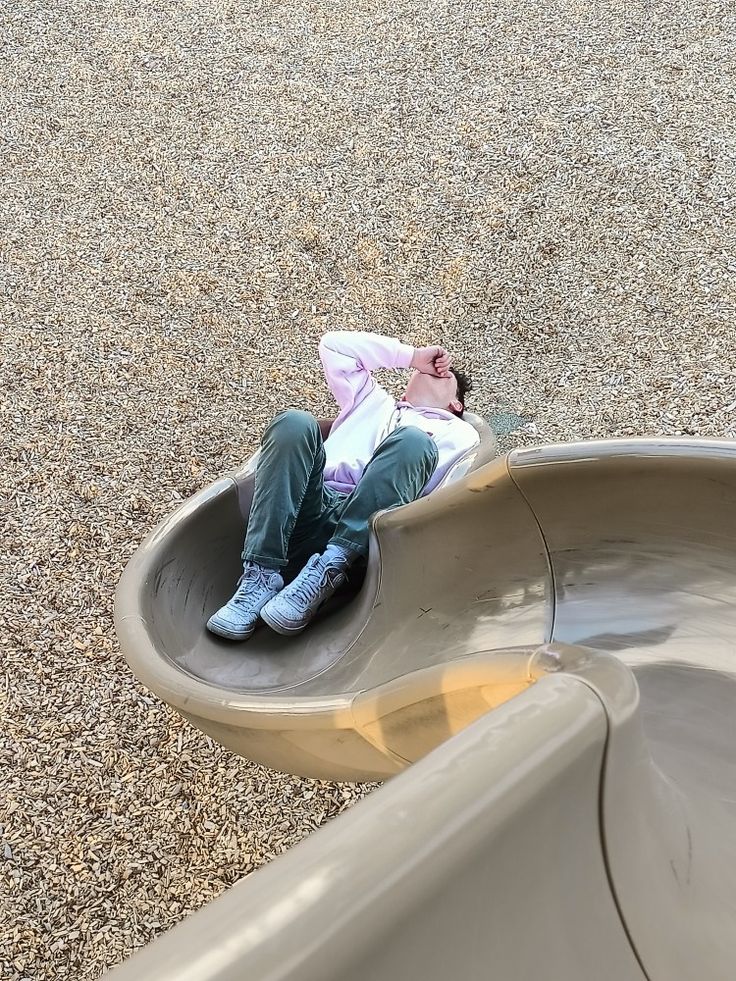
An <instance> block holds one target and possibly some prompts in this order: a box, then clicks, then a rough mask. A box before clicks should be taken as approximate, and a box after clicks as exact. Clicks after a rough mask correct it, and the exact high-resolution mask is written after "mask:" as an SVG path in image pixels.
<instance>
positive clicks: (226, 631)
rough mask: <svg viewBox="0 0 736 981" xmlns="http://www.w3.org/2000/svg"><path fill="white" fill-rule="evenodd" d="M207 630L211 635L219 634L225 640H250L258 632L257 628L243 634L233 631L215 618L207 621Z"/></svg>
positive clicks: (239, 631) (240, 631)
mask: <svg viewBox="0 0 736 981" xmlns="http://www.w3.org/2000/svg"><path fill="white" fill-rule="evenodd" d="M207 629H208V630H209V632H210V633H211V634H217V636H218V637H224V638H225V640H248V638H249V637H252V636H253V634H254V633H255V632H256V628H255V627H251V628H250V630H246V631H245V632H243V631H242V630H232V629H231V628H230V627H225V626H223V625H222V624H220V623H218V622H217V621H216V620H214V619H213V618H210V619H209V620H208V621H207Z"/></svg>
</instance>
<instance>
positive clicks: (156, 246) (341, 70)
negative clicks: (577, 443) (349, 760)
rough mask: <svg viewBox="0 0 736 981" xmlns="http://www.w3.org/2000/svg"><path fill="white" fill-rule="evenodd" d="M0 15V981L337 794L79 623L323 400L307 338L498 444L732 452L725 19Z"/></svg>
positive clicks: (167, 896) (162, 12)
mask: <svg viewBox="0 0 736 981" xmlns="http://www.w3.org/2000/svg"><path fill="white" fill-rule="evenodd" d="M0 24H1V25H2V32H1V34H0V36H2V38H3V42H2V43H3V48H4V52H5V57H4V58H3V59H2V62H1V63H0V65H1V67H0V81H1V82H2V92H3V101H4V110H3V131H4V141H3V151H2V152H3V156H4V162H5V167H4V175H5V177H4V182H3V186H2V189H0V202H1V205H2V213H3V226H2V235H1V237H0V284H1V286H0V288H1V293H0V297H1V299H0V332H1V341H2V348H1V350H2V358H1V359H0V392H2V395H0V424H1V425H2V436H1V437H0V453H1V454H2V469H1V470H0V500H2V501H3V502H4V504H5V506H4V509H3V513H2V515H1V516H0V528H1V529H2V541H3V545H4V548H3V549H2V554H0V643H1V644H2V649H1V654H2V659H1V663H2V672H3V676H2V684H1V685H0V713H1V714H2V718H3V727H2V732H1V733H0V764H1V765H0V825H1V826H2V831H0V858H2V865H1V866H0V868H1V870H2V871H1V874H0V922H2V924H3V927H4V929H3V931H2V935H1V938H0V964H2V965H3V969H4V971H5V973H6V974H8V976H9V977H11V978H13V979H14V981H15V979H18V981H20V979H25V981H31V979H33V981H57V979H67V978H74V979H75V981H76V979H79V981H88V979H89V981H91V979H93V978H96V977H98V975H99V974H100V972H101V971H102V970H103V969H104V968H106V967H108V966H111V965H113V964H116V963H119V962H120V961H122V960H123V958H124V957H126V956H128V955H129V954H130V953H131V952H132V951H133V950H134V949H135V948H137V947H139V946H141V945H143V944H145V943H147V942H148V941H149V940H151V939H152V938H154V937H156V936H157V935H158V934H160V933H162V932H164V931H165V930H166V929H167V928H168V927H169V926H171V925H172V924H173V923H175V922H176V921H178V920H179V919H181V918H182V917H184V916H185V915H186V914H187V913H189V912H191V911H193V910H195V909H197V908H199V907H201V906H203V905H204V904H205V903H206V902H207V901H208V900H210V899H211V898H213V897H214V896H216V895H218V894H220V893H221V892H222V891H223V890H224V889H225V888H226V887H227V886H229V885H231V884H232V883H234V882H235V881H237V880H238V879H240V878H241V877H242V876H243V875H245V874H247V873H248V872H250V871H251V870H252V869H254V868H256V867H259V866H261V865H263V864H265V863H267V862H268V861H269V859H271V858H272V857H274V856H275V855H278V854H279V853H281V852H282V851H284V850H286V849H288V848H289V846H290V845H292V844H293V843H295V842H296V841H298V840H299V839H300V838H303V837H305V836H306V835H308V834H309V833H310V832H311V831H312V830H314V829H315V828H317V827H318V826H320V825H321V824H323V823H324V822H325V821H327V820H328V819H329V818H331V817H332V816H334V815H336V814H338V813H339V812H340V811H342V810H343V809H344V808H346V807H348V806H349V805H350V804H351V803H352V802H353V801H355V800H356V799H357V798H359V797H361V796H363V795H365V794H368V793H369V792H370V791H371V789H372V785H354V784H335V783H329V782H325V781H316V780H308V779H301V778H295V777H287V776H283V775H281V774H278V773H276V772H274V771H271V770H268V769H266V768H264V767H261V766H257V765H255V764H251V763H248V762H246V761H244V760H242V759H239V758H237V757H235V756H233V755H231V754H230V753H229V752H227V751H226V750H224V749H221V748H220V747H219V746H218V745H217V744H215V743H214V742H212V741H211V740H210V739H208V738H207V737H205V736H203V735H202V734H200V733H199V732H197V731H196V730H194V729H192V728H191V727H190V726H188V725H187V724H186V723H185V722H183V721H182V720H181V719H180V718H179V717H178V716H177V715H176V714H175V713H174V712H173V711H171V710H169V709H167V708H166V707H165V706H164V705H163V704H162V703H160V702H159V701H158V700H156V699H155V698H154V697H153V696H152V695H151V694H150V692H148V691H146V690H145V689H144V688H143V687H141V686H140V685H139V684H137V682H136V681H135V680H134V678H133V677H132V675H131V673H130V672H129V670H128V669H127V667H126V665H125V663H124V661H123V658H122V656H121V654H120V652H119V649H118V646H117V643H116V640H115V636H114V631H113V625H112V604H113V594H114V590H115V586H116V584H117V582H118V580H119V578H120V574H121V572H122V569H123V567H124V565H125V564H126V562H127V560H128V559H129V557H130V556H131V555H132V554H133V552H134V551H135V549H136V548H137V547H138V545H139V543H140V541H141V540H142V538H143V537H144V535H145V534H146V533H147V532H148V531H149V530H150V529H151V528H152V527H154V525H156V524H157V523H158V521H159V520H161V519H162V518H164V517H165V516H166V515H167V514H169V513H170V512H171V510H172V509H173V508H174V507H175V506H176V504H177V502H179V501H181V500H182V499H185V498H187V497H188V496H189V495H191V494H192V493H194V492H195V491H196V490H198V489H200V488H202V487H204V486H205V485H207V484H208V483H210V482H211V481H212V480H214V479H215V478H216V477H217V476H218V475H220V474H222V473H224V472H226V471H228V470H232V469H234V468H236V467H237V466H238V465H239V464H240V463H241V462H242V461H243V460H244V459H245V458H246V457H247V456H248V455H249V454H250V453H251V452H252V451H253V449H254V448H255V446H256V445H257V441H258V437H259V433H260V431H261V429H262V428H263V426H264V425H265V424H266V423H267V421H268V419H269V418H270V417H271V416H272V415H273V413H274V412H275V411H277V410H278V409H280V408H283V407H285V406H287V405H300V406H304V407H306V408H309V409H310V410H312V411H314V412H315V413H316V414H317V415H330V414H332V412H333V410H334V406H332V404H331V401H330V398H329V395H328V393H327V391H326V389H325V386H324V384H323V382H322V379H321V375H320V372H319V365H318V360H317V342H318V339H319V337H320V336H321V334H322V332H323V331H324V330H325V329H327V328H328V327H335V326H341V327H348V328H356V329H357V328H361V329H370V330H377V331H382V332H385V333H391V334H396V335H398V336H400V337H401V338H402V339H404V340H407V341H409V342H416V343H429V342H433V341H438V342H441V343H445V344H446V345H448V346H449V347H450V348H451V349H452V350H453V351H454V352H456V356H457V360H458V362H459V363H463V364H465V365H466V366H468V367H469V368H470V369H471V370H472V372H473V374H474V377H475V396H474V399H473V401H472V402H471V407H472V408H473V410H474V411H475V412H478V413H480V414H482V415H485V416H486V417H493V416H494V415H498V414H504V413H507V414H509V413H510V414H516V415H518V416H519V417H521V418H522V419H524V420H526V419H528V420H530V422H529V423H528V424H527V425H526V427H525V428H522V429H517V430H516V431H513V432H509V433H507V434H506V435H505V436H504V437H503V440H502V447H501V448H502V449H503V450H508V449H511V448H512V447H517V446H530V445H532V444H537V443H550V442H559V441H567V440H579V439H590V438H610V437H618V436H639V435H641V436H645V435H653V436H666V437H668V436H680V435H698V436H704V437H708V436H718V437H720V436H736V393H735V392H734V389H735V387H736V386H735V384H734V383H735V382H736V343H735V342H734V329H733V324H734V311H735V310H736V297H735V296H734V282H735V281H736V279H735V277H734V273H735V272H736V265H735V263H736V260H735V259H734V256H735V255H736V241H735V239H736V221H735V220H734V195H735V194H736V191H735V190H734V189H735V188H736V180H735V179H734V178H735V177H736V174H734V170H735V169H736V168H735V161H736V132H735V131H734V122H733V116H732V113H731V103H730V98H731V95H730V89H729V87H730V78H731V77H732V71H733V67H734V60H735V58H734V49H733V41H732V38H733V35H734V27H735V26H736V24H735V23H734V15H733V12H732V10H731V9H730V7H729V6H728V5H726V4H725V3H724V4H714V5H709V7H708V10H707V15H706V11H705V9H704V8H700V7H698V6H697V5H696V6H694V7H692V8H689V9H687V10H685V9H684V8H673V7H672V6H671V5H669V4H664V3H658V2H657V3H654V4H650V3H647V4H645V3H643V2H633V3H630V4H627V5H625V7H623V6H619V7H617V8H615V9H614V8H609V9H603V8H600V7H598V8H596V7H588V8H581V7H580V6H579V5H577V4H571V3H557V4H553V5H548V6H539V5H534V4H529V3H522V4H518V3H511V2H502V3H501V4H494V5H490V4H487V3H482V4H481V5H480V6H477V5H476V6H474V7H473V8H472V10H470V9H469V8H466V7H463V6H461V5H455V4H446V5H440V6H436V5H435V6H432V7H417V6H416V5H415V4H408V3H405V4H401V3H400V4H399V5H398V6H396V5H394V6H393V7H392V9H391V12H390V13H387V12H386V11H385V10H384V9H383V8H380V7H379V6H373V5H370V4H357V5H356V4H353V5H345V6H342V7H339V8H337V9H336V8H335V7H334V6H331V5H328V4H325V3H322V2H319V3H315V4H312V5H310V6H309V7H307V6H304V5H299V4H295V3H286V4H280V5H271V4H264V5H263V6H262V7H260V8H258V9H256V8H253V7H247V6H245V5H238V4H230V3H205V4H204V5H202V4H190V3H174V4H173V5H171V4H170V5H166V6H164V5H157V4H155V3H148V4H143V5H140V6H139V5H134V4H132V3H130V2H121V0H112V2H111V3H109V4H106V5H105V6H104V7H93V6H90V5H88V4H82V3H80V2H70V3H66V4H62V5H58V6H56V7H54V8H53V9H51V8H48V7H47V6H45V5H41V4H39V3H28V2H21V3H19V4H16V5H14V6H13V8H12V11H6V12H4V13H3V14H2V16H1V17H0ZM6 968H7V969H6ZM0 973H2V972H0Z"/></svg>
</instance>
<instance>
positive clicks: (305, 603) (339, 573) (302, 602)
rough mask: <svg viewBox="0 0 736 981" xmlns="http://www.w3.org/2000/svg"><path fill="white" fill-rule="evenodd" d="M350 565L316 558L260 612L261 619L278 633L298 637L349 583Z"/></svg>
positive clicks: (316, 556)
mask: <svg viewBox="0 0 736 981" xmlns="http://www.w3.org/2000/svg"><path fill="white" fill-rule="evenodd" d="M347 568H348V567H347V564H346V563H345V562H340V561H335V560H332V561H331V560H330V559H328V558H325V556H323V555H313V556H312V558H311V559H310V560H309V562H307V564H306V565H305V566H304V568H303V569H302V571H301V572H300V573H299V575H298V576H297V577H296V579H295V580H294V581H293V582H291V583H289V585H288V586H287V587H286V588H285V589H282V590H281V592H280V593H279V594H278V596H275V597H274V598H273V599H272V600H269V602H268V603H266V605H265V606H264V607H263V609H262V610H261V619H262V620H264V621H265V622H266V623H267V624H268V625H269V627H270V628H271V629H272V630H275V631H276V633H279V634H298V633H301V632H302V630H304V628H305V627H306V626H307V624H308V623H309V622H310V620H311V619H312V618H313V617H314V615H315V613H316V612H317V610H318V609H319V608H320V606H321V605H322V603H324V601H325V600H326V599H329V598H330V596H332V594H333V593H334V592H335V590H336V589H339V587H340V586H342V584H343V583H344V582H347V578H348V577H347Z"/></svg>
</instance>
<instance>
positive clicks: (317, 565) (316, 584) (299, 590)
mask: <svg viewBox="0 0 736 981" xmlns="http://www.w3.org/2000/svg"><path fill="white" fill-rule="evenodd" d="M330 571H331V570H330V568H329V566H322V564H321V562H320V561H319V559H317V560H316V561H315V562H314V564H312V563H311V562H310V563H309V564H308V565H307V570H306V575H305V576H304V578H303V579H301V577H300V579H301V581H300V582H299V583H297V584H296V585H295V587H294V594H293V595H294V598H295V599H296V600H297V601H298V602H299V603H301V604H303V605H304V606H311V605H312V603H314V601H315V600H316V599H317V597H318V596H319V593H320V590H321V589H323V588H324V587H325V586H326V585H327V583H328V582H329V581H330Z"/></svg>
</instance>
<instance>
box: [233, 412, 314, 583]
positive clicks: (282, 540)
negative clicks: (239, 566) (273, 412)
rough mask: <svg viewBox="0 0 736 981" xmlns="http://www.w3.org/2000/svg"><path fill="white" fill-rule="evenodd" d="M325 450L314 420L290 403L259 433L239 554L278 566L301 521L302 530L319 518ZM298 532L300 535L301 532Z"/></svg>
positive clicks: (283, 562) (305, 532)
mask: <svg viewBox="0 0 736 981" xmlns="http://www.w3.org/2000/svg"><path fill="white" fill-rule="evenodd" d="M324 468H325V451H324V443H323V440H322V433H321V432H320V429H319V424H318V423H317V420H316V419H315V418H314V416H313V415H311V414H310V413H309V412H302V411H301V410H299V409H288V410H287V411H286V412H281V413H279V415H277V416H276V417H275V418H274V419H273V420H272V422H271V424H270V425H269V426H268V428H267V429H266V431H265V433H264V434H263V440H262V442H261V455H260V457H259V460H258V467H257V469H256V479H255V490H254V493H253V502H252V505H251V509H250V516H249V518H248V528H247V531H246V535H245V545H244V546H243V553H242V557H243V560H244V561H245V560H248V561H251V562H258V563H259V564H260V565H264V566H266V567H267V568H269V569H282V568H284V567H285V566H286V565H287V562H288V560H289V544H290V541H291V538H292V535H293V533H294V530H295V528H296V526H297V522H298V524H299V531H300V533H301V535H308V534H309V528H310V526H311V525H313V524H317V523H318V522H319V519H320V516H321V514H322V511H323V508H324V506H325V500H324V491H325V489H326V488H325V487H324V483H323V479H322V474H323V471H324ZM301 535H300V537H301Z"/></svg>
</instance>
